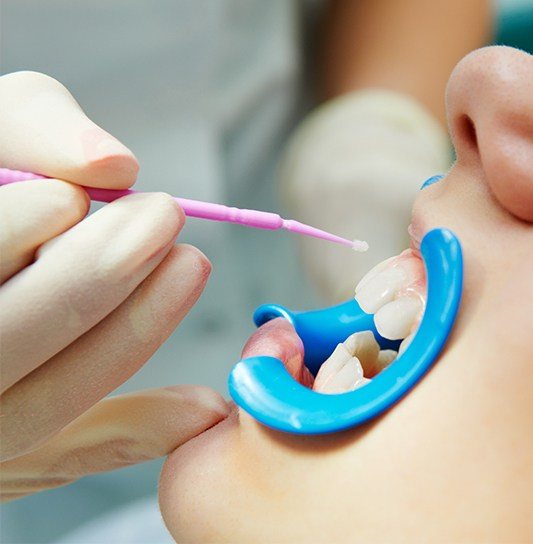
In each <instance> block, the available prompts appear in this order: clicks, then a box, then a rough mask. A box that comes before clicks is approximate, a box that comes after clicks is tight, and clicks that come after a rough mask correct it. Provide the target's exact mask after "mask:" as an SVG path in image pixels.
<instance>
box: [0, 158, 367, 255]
mask: <svg viewBox="0 0 533 544" xmlns="http://www.w3.org/2000/svg"><path fill="white" fill-rule="evenodd" d="M46 178H47V176H41V175H39V174H32V173H31V172H21V171H20V170H10V169H9V168H0V185H7V184H9V183H16V182H18V181H29V180H32V179H46ZM84 189H85V191H87V194H88V195H89V196H90V197H91V200H96V201H98V202H113V200H116V199H117V198H121V197H123V196H126V195H133V194H136V193H138V192H139V191H133V190H131V189H95V188H94V187H84ZM172 198H174V200H175V201H176V202H177V203H178V204H179V205H180V206H181V208H182V209H183V211H184V212H185V215H187V216H188V217H197V218H199V219H209V220H210V221H224V222H226V223H238V224H239V225H245V226H247V227H254V228H257V229H267V230H278V229H285V230H288V231H291V232H296V233H297V234H303V235H304V236H311V237H313V238H320V239H321V240H327V241H329V242H335V243H337V244H343V245H345V246H349V247H351V248H352V249H354V250H355V251H366V250H367V249H368V244H367V243H366V242H364V241H362V240H348V239H346V238H341V237H340V236H336V235H335V234H330V233H329V232H326V231H324V230H320V229H317V228H315V227H311V226H309V225H305V224H304V223H300V222H298V221H294V220H292V219H283V217H281V216H279V215H278V214H276V213H270V212H261V211H258V210H246V209H240V208H233V207H230V206H224V205H223V204H214V203H211V202H202V201H200V200H190V199H188V198H177V197H172Z"/></svg>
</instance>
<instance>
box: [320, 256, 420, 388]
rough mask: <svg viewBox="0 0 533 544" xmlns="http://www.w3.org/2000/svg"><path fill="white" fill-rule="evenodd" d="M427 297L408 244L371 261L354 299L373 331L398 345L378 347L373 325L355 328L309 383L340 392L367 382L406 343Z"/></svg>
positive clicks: (418, 269)
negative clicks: (378, 260)
mask: <svg viewBox="0 0 533 544" xmlns="http://www.w3.org/2000/svg"><path fill="white" fill-rule="evenodd" d="M426 297H427V282H426V274H425V268H424V263H423V261H422V258H421V256H420V252H419V250H418V249H416V248H414V247H412V248H411V249H407V250H405V251H403V252H402V253H401V254H400V255H397V256H395V257H391V258H390V259H387V260H386V261H383V262H382V263H380V264H378V265H377V266H375V267H374V268H373V269H372V270H370V272H368V273H367V274H366V275H365V276H364V277H363V279H362V280H361V281H360V282H359V284H358V285H357V287H356V289H355V300H356V301H357V302H358V304H359V306H360V307H361V309H362V310H363V311H365V312H367V313H369V314H374V323H375V326H376V329H377V332H378V333H379V334H380V335H381V336H382V337H383V338H387V339H389V340H401V343H400V347H399V350H398V351H395V350H391V349H381V348H380V345H379V344H378V342H377V340H376V338H375V336H374V334H373V333H372V331H361V332H356V333H354V334H352V335H351V336H349V337H348V338H347V339H346V340H345V341H344V342H343V343H340V344H338V346H337V347H336V349H335V350H334V351H333V353H332V354H331V355H330V356H329V358H328V359H327V360H326V361H325V362H324V363H323V364H322V366H321V367H320V370H319V372H318V374H317V376H316V379H315V381H314V384H313V389H314V390H315V391H318V392H320V393H345V392H347V391H353V390H354V389H357V388H358V387H361V386H363V385H366V384H367V383H368V381H369V380H370V379H372V378H373V377H374V376H376V375H377V374H379V373H380V372H381V371H382V370H384V369H385V368H386V367H387V366H389V365H390V364H391V363H392V362H393V361H394V360H395V359H396V358H397V356H398V354H401V353H402V352H403V351H404V350H405V349H406V348H407V346H408V345H409V343H410V342H411V340H412V339H413V337H414V335H415V333H416V330H417V329H418V326H419V324H420V321H421V319H422V316H423V313H424V309H425V305H426Z"/></svg>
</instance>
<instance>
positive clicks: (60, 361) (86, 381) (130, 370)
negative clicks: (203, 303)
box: [0, 245, 210, 460]
mask: <svg viewBox="0 0 533 544" xmlns="http://www.w3.org/2000/svg"><path fill="white" fill-rule="evenodd" d="M209 272H210V265H209V261H208V260H207V259H206V257H205V256H204V255H203V254H202V253H201V252H200V251H198V250H197V249H196V248H193V247H191V246H188V245H178V246H176V247H174V248H172V249H171V251H170V252H169V254H168V256H167V257H166V258H165V260H164V261H163V262H162V263H161V264H160V265H159V266H158V267H157V269H156V270H155V271H154V272H152V274H151V275H150V276H149V277H148V278H147V279H146V280H145V281H144V282H143V283H142V284H141V285H140V286H139V287H138V288H137V289H136V291H135V292H134V293H133V294H132V295H131V296H130V297H129V298H128V299H127V300H126V301H125V302H124V303H123V304H121V305H120V306H119V307H118V308H117V309H116V310H115V311H114V312H112V313H111V314H110V315H109V316H107V317H106V318H105V319H104V320H103V321H101V322H100V323H98V324H97V325H96V326H95V327H93V328H92V329H91V330H90V331H88V332H87V333H85V334H84V335H83V336H82V337H81V338H79V339H78V340H76V341H75V342H74V343H73V344H71V345H69V346H68V347H67V348H66V349H64V350H63V351H61V352H60V353H58V354H57V355H56V356H55V357H53V358H52V359H50V360H48V361H46V363H44V364H43V365H41V366H40V367H39V368H37V369H36V370H34V371H33V372H32V373H31V374H29V375H27V376H26V377H25V378H23V379H22V380H20V381H19V382H18V383H16V384H15V385H13V386H12V387H11V388H10V389H8V390H7V391H6V392H5V393H4V394H3V395H2V397H0V410H1V413H2V426H1V428H0V433H1V434H0V438H1V441H0V442H1V444H0V451H1V459H2V460H5V459H11V458H13V457H15V456H19V455H21V454H23V453H26V452H28V451H31V450H32V449H34V448H36V447H38V446H39V445H40V444H42V443H44V442H45V441H46V440H47V439H49V438H50V437H51V436H53V435H54V434H55V433H57V432H58V431H59V430H61V429H62V428H63V427H65V426H66V425H68V424H69V423H70V422H71V421H73V420H74V419H75V418H76V417H78V416H80V415H81V414H83V413H84V412H85V411H86V410H88V409H89V408H90V407H91V406H93V405H94V404H95V403H96V402H97V401H99V400H100V399H102V398H103V397H105V396H106V395H107V394H109V393H110V392H111V391H113V390H115V389H116V388H117V387H118V386H119V385H121V384H122V383H123V382H125V381H126V380H127V379H128V378H129V377H130V376H132V375H133V374H134V373H135V372H136V371H137V370H139V368H140V367H141V366H142V365H143V364H144V363H145V362H146V361H147V360H148V359H149V358H150V357H151V355H152V354H153V353H154V352H155V351H156V350H157V348H158V347H159V346H160V345H161V344H162V343H163V342H164V341H165V340H166V338H167V337H168V336H169V335H170V334H171V333H172V331H173V330H174V329H175V328H176V327H177V325H178V324H179V322H180V321H181V320H182V319H183V317H184V316H185V315H186V314H187V312H188V311H189V310H190V308H191V307H192V306H193V304H194V303H195V302H196V300H197V299H198V297H199V296H200V293H201V292H202V290H203V288H204V286H205V283H206V281H207V278H208V276H209Z"/></svg>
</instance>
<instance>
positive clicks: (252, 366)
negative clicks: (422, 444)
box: [228, 228, 463, 435]
mask: <svg viewBox="0 0 533 544" xmlns="http://www.w3.org/2000/svg"><path fill="white" fill-rule="evenodd" d="M420 252H421V256H422V259H423V261H424V265H425V269H426V277H427V303H426V308H425V311H424V315H423V317H422V321H421V323H420V326H419V328H418V330H417V332H416V334H415V336H414V338H413V340H412V341H411V343H410V344H409V345H408V346H407V348H406V349H405V351H403V352H402V353H400V354H399V355H398V357H397V358H396V359H395V360H394V361H393V362H392V363H391V364H390V365H389V366H388V367H387V368H385V369H384V370H382V371H381V372H380V373H379V374H378V375H377V376H375V377H374V378H372V380H371V381H370V382H369V383H367V384H366V385H364V386H363V387H360V388H359V389H356V390H354V391H350V392H348V393H340V394H324V393H318V392H316V391H313V390H311V389H308V388H307V387H304V386H303V385H301V384H300V383H298V382H297V381H296V380H295V379H294V378H293V377H292V376H291V375H290V374H289V373H288V372H287V370H286V369H285V366H284V364H283V363H282V361H280V360H279V359H276V358H275V357H267V356H256V357H250V358H247V359H242V360H241V361H239V362H238V363H237V364H236V365H235V366H234V367H233V369H232V371H231V373H230V376H229V380H228V387H229V392H230V395H231V397H232V398H233V400H234V401H235V402H236V404H237V405H239V406H240V407H241V408H242V409H243V410H245V411H246V412H248V413H249V414H250V415H251V416H253V417H254V418H255V419H257V420H258V421H259V422H261V423H263V424H264V425H266V426H268V427H271V428H273V429H277V430H279V431H285V432H288V433H294V434H304V435H312V434H326V433H333V432H338V431H342V430H344V429H348V428H351V427H355V426H357V425H360V424H362V423H364V422H366V421H368V420H370V419H372V418H374V417H376V416H378V415H379V414H382V413H383V412H384V411H386V410H388V409H389V408H391V407H392V406H393V405H394V404H395V403H396V402H398V401H399V400H400V399H401V398H402V397H404V396H405V395H406V394H407V393H408V392H409V391H410V390H411V389H412V388H413V387H414V386H415V385H416V383H417V382H418V381H419V380H420V379H421V378H422V377H423V376H424V374H426V372H427V371H428V370H429V369H430V368H431V366H432V364H433V363H434V362H435V360H436V359H437V357H438V356H439V354H440V352H441V350H442V348H443V347H444V345H445V343H446V340H447V338H448V335H449V334H450V331H451V329H452V327H453V324H454V322H455V319H456V316H457V313H458V310H459V304H460V300H461V293H462V285H463V259H462V250H461V244H460V243H459V240H458V238H457V237H456V236H455V234H454V233H453V232H452V231H450V230H449V229H446V228H437V229H433V230H431V231H429V232H428V233H427V234H426V235H425V236H424V238H423V239H422V242H421V245H420ZM277 317H283V318H285V319H287V320H288V321H289V322H290V323H291V324H292V325H293V326H294V328H295V330H296V333H297V334H298V336H299V337H300V338H301V340H302V342H303V344H304V362H305V365H306V366H307V367H308V368H309V370H310V371H311V372H312V373H313V374H315V375H316V373H317V372H318V369H319V368H320V365H321V364H322V363H323V362H324V361H325V360H326V359H327V357H329V355H330V354H331V353H332V351H333V350H334V349H335V347H336V346H337V344H338V343H340V342H343V341H344V340H346V338H348V336H350V335H351V334H353V333H355V332H358V331H366V330H370V331H372V332H373V334H374V336H375V338H376V340H377V342H378V343H379V344H380V348H381V349H390V348H393V349H397V348H398V344H399V342H398V341H396V342H395V341H391V340H386V339H384V338H383V337H381V336H380V335H379V334H378V332H377V330H376V327H375V323H374V317H373V315H372V314H367V313H365V312H364V311H363V310H362V309H361V308H360V306H359V304H358V303H357V302H356V301H355V300H349V301H347V302H345V303H343V304H340V305H338V306H333V307H331V308H325V309H322V310H312V311H308V312H292V311H290V310H288V309H287V308H284V307H283V306H279V305H276V304H266V305H263V306H260V307H259V308H258V309H257V310H256V312H255V314H254V321H255V324H256V325H257V326H261V325H262V324H264V323H266V322H267V321H270V320H271V319H275V318H277Z"/></svg>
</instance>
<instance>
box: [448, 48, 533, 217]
mask: <svg viewBox="0 0 533 544" xmlns="http://www.w3.org/2000/svg"><path fill="white" fill-rule="evenodd" d="M531 89H533V57H532V56H531V55H528V54H527V53H524V52H522V51H518V50H517V49H512V48H509V47H487V48H484V49H480V50H478V51H474V52H473V53H471V54H470V55H468V56H467V57H465V58H464V59H463V60H462V61H461V62H460V63H459V64H458V65H457V66H456V68H455V70H454V71H453V73H452V75H451V77H450V80H449V83H448V89H447V94H446V102H447V109H448V122H449V125H450V132H451V135H452V139H453V142H454V146H455V150H456V153H457V159H458V162H459V163H460V164H461V163H462V164H464V165H465V166H469V167H472V168H476V169H481V170H482V174H483V176H484V179H485V180H486V182H487V183H488V184H489V186H490V187H491V190H492V192H493V194H494V195H495V197H496V198H497V200H498V201H499V203H500V204H501V205H502V206H503V207H504V208H505V209H506V210H508V211H509V212H511V213H512V214H513V215H515V216H516V217H519V218H520V219H524V220H526V221H533V98H532V94H531Z"/></svg>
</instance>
